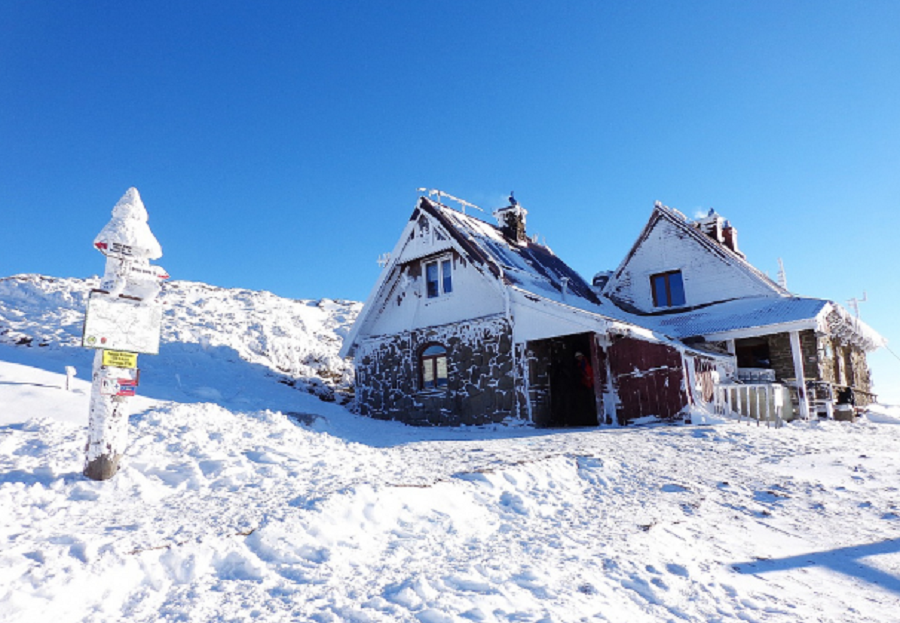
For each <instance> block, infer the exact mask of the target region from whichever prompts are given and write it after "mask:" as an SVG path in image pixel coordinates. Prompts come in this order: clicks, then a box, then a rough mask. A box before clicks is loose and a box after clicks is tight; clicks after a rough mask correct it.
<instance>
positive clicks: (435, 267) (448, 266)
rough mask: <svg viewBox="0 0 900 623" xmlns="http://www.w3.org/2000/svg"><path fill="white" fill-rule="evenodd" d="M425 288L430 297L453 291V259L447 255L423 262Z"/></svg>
mask: <svg viewBox="0 0 900 623" xmlns="http://www.w3.org/2000/svg"><path fill="white" fill-rule="evenodd" d="M425 290H426V294H427V295H428V298H430V299H434V298H437V297H439V296H441V295H443V294H450V293H451V292H453V261H452V260H451V259H450V258H449V257H445V258H441V259H439V260H435V261H432V262H426V263H425Z"/></svg>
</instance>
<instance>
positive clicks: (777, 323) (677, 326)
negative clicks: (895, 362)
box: [633, 296, 885, 350]
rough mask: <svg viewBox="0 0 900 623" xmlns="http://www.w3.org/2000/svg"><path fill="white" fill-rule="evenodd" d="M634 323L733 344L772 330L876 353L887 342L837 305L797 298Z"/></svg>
mask: <svg viewBox="0 0 900 623" xmlns="http://www.w3.org/2000/svg"><path fill="white" fill-rule="evenodd" d="M633 321H634V322H637V323H639V324H643V325H644V326H647V327H650V328H653V329H654V330H656V331H658V332H660V333H663V334H665V335H670V336H672V337H676V338H679V339H684V338H688V337H694V336H706V337H708V338H713V339H716V338H718V339H734V338H741V337H750V336H751V335H765V334H769V333H773V332H776V331H777V332H782V331H793V330H803V329H814V330H818V331H822V332H826V333H831V334H842V335H844V336H845V337H846V338H847V339H849V340H851V341H855V342H857V343H858V344H859V345H860V346H861V347H862V348H864V349H866V350H874V349H876V348H879V347H880V346H882V345H884V343H885V341H884V338H883V337H881V335H879V334H878V333H877V332H876V331H875V330H873V329H872V328H871V327H869V326H868V325H866V324H865V323H864V322H862V321H861V320H859V319H858V318H854V317H852V316H851V315H850V314H849V313H848V312H847V310H845V309H844V308H843V307H841V306H840V305H838V304H837V303H834V302H832V301H828V300H825V299H816V298H808V297H801V296H785V297H753V298H746V299H736V300H732V301H725V302H723V303H715V304H713V305H707V306H705V307H702V308H700V309H694V310H691V311H685V312H680V313H668V314H659V315H653V316H644V317H642V318H639V319H634V320H633Z"/></svg>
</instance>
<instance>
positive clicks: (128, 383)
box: [82, 188, 169, 480]
mask: <svg viewBox="0 0 900 623" xmlns="http://www.w3.org/2000/svg"><path fill="white" fill-rule="evenodd" d="M112 215H113V217H112V219H111V220H110V221H109V223H108V224H107V225H106V226H105V227H104V228H103V230H102V231H101V232H100V234H98V235H97V238H96V239H95V240H94V247H95V248H96V249H97V250H99V251H100V252H101V253H103V255H105V256H106V272H105V273H104V275H103V279H102V280H101V282H100V289H98V290H94V291H92V292H91V295H90V298H89V299H88V308H87V312H86V314H85V322H84V331H83V336H82V346H84V347H85V348H91V349H94V350H95V351H96V353H95V354H94V366H93V384H92V386H91V404H90V418H89V421H88V442H87V446H86V448H85V451H86V457H85V465H84V475H85V476H87V477H88V478H91V479H93V480H107V479H109V478H112V477H113V476H114V475H115V474H116V472H117V471H118V470H119V463H120V461H121V458H122V454H123V453H124V451H125V446H126V443H127V441H128V409H127V406H128V403H127V400H128V398H129V397H130V396H134V395H135V388H136V387H137V386H138V382H139V380H140V370H139V369H138V367H137V363H138V362H137V359H138V353H147V354H157V353H158V352H159V335H160V326H161V321H162V307H161V306H160V304H159V302H157V301H156V300H155V299H156V296H157V295H158V294H159V290H160V282H161V281H162V280H163V279H168V277H169V275H168V274H167V273H166V271H164V270H163V269H162V268H161V267H159V266H151V265H150V260H153V259H157V258H159V257H160V256H161V255H162V249H161V248H160V246H159V242H157V240H156V238H155V237H154V236H153V233H152V232H151V231H150V227H149V225H147V210H146V208H144V204H143V202H142V201H141V197H140V195H139V194H138V191H137V189H135V188H129V189H128V191H127V192H126V193H125V195H123V197H122V198H121V199H120V200H119V202H118V203H117V204H116V206H115V207H114V208H113V213H112Z"/></svg>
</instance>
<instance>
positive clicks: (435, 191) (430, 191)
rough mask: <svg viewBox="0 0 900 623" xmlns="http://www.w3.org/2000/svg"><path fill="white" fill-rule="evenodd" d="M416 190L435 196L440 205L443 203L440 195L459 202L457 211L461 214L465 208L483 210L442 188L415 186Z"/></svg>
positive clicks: (464, 211)
mask: <svg viewBox="0 0 900 623" xmlns="http://www.w3.org/2000/svg"><path fill="white" fill-rule="evenodd" d="M416 190H417V191H418V192H420V193H428V196H429V197H434V196H437V202H438V203H440V204H441V205H444V204H443V202H442V201H441V197H446V198H447V199H450V200H452V201H455V202H456V203H458V204H459V206H460V207H459V211H460V212H462V213H463V214H465V213H466V208H475V209H476V210H478V211H479V212H484V210H482V209H481V208H479V207H478V206H477V205H475V204H474V203H469V202H468V201H466V200H465V199H460V198H459V197H454V196H453V195H451V194H450V193H445V192H444V191H443V190H438V189H436V188H432V189H427V188H417V189H416Z"/></svg>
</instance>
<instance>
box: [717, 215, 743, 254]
mask: <svg viewBox="0 0 900 623" xmlns="http://www.w3.org/2000/svg"><path fill="white" fill-rule="evenodd" d="M722 244H724V245H725V246H726V247H728V248H729V249H731V250H732V251H734V252H735V253H737V254H738V255H740V256H741V257H744V254H743V253H741V252H740V251H739V250H738V241H737V228H736V227H732V226H731V223H729V222H728V221H725V226H724V227H722Z"/></svg>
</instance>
